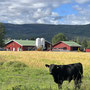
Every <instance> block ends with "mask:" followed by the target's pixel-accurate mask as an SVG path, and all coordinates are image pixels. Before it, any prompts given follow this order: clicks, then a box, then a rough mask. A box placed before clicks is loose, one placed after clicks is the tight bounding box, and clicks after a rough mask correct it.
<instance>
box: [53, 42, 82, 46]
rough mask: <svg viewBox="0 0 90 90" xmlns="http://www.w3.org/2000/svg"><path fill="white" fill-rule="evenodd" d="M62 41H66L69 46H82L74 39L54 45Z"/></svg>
mask: <svg viewBox="0 0 90 90" xmlns="http://www.w3.org/2000/svg"><path fill="white" fill-rule="evenodd" d="M60 43H64V44H66V45H68V46H70V47H81V45H80V44H78V43H76V42H74V41H60V42H58V43H56V44H55V45H53V46H56V45H57V44H60Z"/></svg>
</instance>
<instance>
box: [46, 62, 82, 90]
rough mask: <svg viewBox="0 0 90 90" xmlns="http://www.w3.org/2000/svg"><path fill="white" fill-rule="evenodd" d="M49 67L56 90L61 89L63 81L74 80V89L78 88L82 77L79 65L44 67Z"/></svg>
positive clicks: (80, 65)
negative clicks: (56, 85) (56, 86)
mask: <svg viewBox="0 0 90 90" xmlns="http://www.w3.org/2000/svg"><path fill="white" fill-rule="evenodd" d="M45 66H46V67H49V71H50V74H51V75H52V76H53V78H54V81H55V82H56V83H57V84H58V88H59V89H61V88H62V83H63V81H64V80H68V81H69V82H70V81H71V80H74V84H75V89H76V88H80V86H81V82H82V77H83V66H82V64H81V63H74V64H68V65H55V64H51V65H48V64H46V65H45Z"/></svg>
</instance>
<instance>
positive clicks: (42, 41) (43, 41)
mask: <svg viewBox="0 0 90 90" xmlns="http://www.w3.org/2000/svg"><path fill="white" fill-rule="evenodd" d="M41 45H42V47H43V49H45V39H44V38H41Z"/></svg>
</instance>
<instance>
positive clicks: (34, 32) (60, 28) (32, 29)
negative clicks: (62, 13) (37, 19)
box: [4, 24, 90, 41]
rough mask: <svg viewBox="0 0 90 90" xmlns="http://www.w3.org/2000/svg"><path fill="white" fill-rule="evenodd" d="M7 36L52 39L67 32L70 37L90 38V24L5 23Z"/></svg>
mask: <svg viewBox="0 0 90 90" xmlns="http://www.w3.org/2000/svg"><path fill="white" fill-rule="evenodd" d="M4 25H5V27H6V36H5V37H6V38H13V39H30V38H36V37H44V38H45V39H47V40H49V41H51V39H52V37H53V36H54V35H55V34H57V33H63V34H65V35H66V36H67V37H68V38H69V39H72V38H75V37H87V38H90V25H49V24H23V25H17V24H4Z"/></svg>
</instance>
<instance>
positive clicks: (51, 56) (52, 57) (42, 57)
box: [0, 51, 90, 68]
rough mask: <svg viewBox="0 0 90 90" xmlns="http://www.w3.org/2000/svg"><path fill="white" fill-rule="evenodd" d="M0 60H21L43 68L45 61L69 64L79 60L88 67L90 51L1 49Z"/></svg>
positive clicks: (89, 64) (89, 65)
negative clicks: (13, 50)
mask: <svg viewBox="0 0 90 90" xmlns="http://www.w3.org/2000/svg"><path fill="white" fill-rule="evenodd" d="M0 61H21V62H24V63H25V64H27V65H29V66H32V67H37V68H38V67H40V68H44V65H45V64H46V63H48V64H51V63H54V64H70V63H77V62H81V63H82V64H83V66H84V67H88V68H89V67H90V53H83V52H42V51H25V52H10V51H1V52H0Z"/></svg>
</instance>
